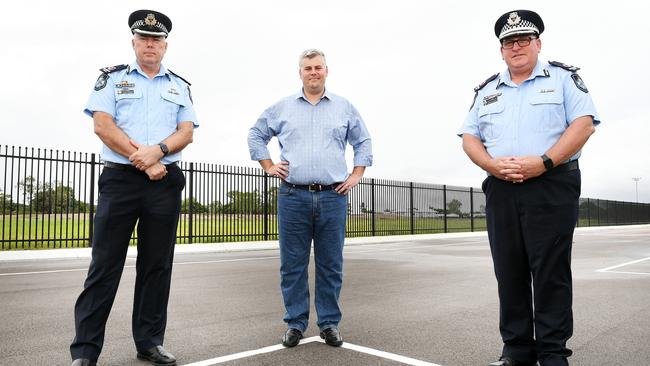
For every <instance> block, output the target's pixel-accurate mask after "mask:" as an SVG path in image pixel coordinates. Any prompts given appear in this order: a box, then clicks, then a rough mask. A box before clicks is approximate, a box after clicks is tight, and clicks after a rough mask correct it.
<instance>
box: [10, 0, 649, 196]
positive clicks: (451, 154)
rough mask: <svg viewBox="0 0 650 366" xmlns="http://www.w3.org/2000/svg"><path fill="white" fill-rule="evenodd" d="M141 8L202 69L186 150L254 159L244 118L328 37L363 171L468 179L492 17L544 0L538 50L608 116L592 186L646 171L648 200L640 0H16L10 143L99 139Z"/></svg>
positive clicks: (613, 188) (611, 192) (95, 147)
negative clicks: (111, 75) (110, 85)
mask: <svg viewBox="0 0 650 366" xmlns="http://www.w3.org/2000/svg"><path fill="white" fill-rule="evenodd" d="M141 8H145V9H147V8H148V9H155V10H159V11H162V12H163V13H165V14H167V15H168V16H169V17H170V18H171V20H172V22H173V30H172V31H171V34H170V36H169V38H168V42H169V48H168V51H167V55H166V57H165V59H164V60H163V63H164V64H165V65H166V66H167V67H168V68H169V69H171V70H173V71H175V72H176V73H178V74H179V75H181V76H183V77H184V78H186V79H187V80H189V81H190V82H191V83H192V95H193V97H194V102H195V108H196V111H197V114H198V118H199V122H200V125H201V126H200V128H199V129H198V130H196V131H195V135H194V136H195V138H194V143H193V144H192V145H190V146H189V147H188V148H187V149H186V150H185V151H184V153H183V154H184V160H185V161H196V162H208V163H217V164H229V165H241V166H255V167H256V166H258V164H257V162H253V161H250V159H249V154H248V148H247V145H246V136H247V133H248V129H249V128H250V126H251V125H252V124H253V123H254V122H255V120H256V119H257V117H258V116H259V115H260V114H261V113H262V111H263V110H264V109H265V108H267V107H268V106H270V105H271V104H273V103H274V102H275V101H277V100H278V99H280V98H282V97H284V96H286V95H289V94H292V93H295V92H297V91H298V90H299V89H300V87H301V85H302V84H301V82H300V79H299V77H298V69H297V67H298V66H297V57H298V55H299V54H300V52H302V51H303V50H304V49H306V48H319V49H321V50H323V51H324V52H325V54H326V56H327V61H328V66H329V77H328V80H327V87H328V89H329V90H331V91H332V92H334V93H337V94H339V95H342V96H344V97H346V98H347V99H349V100H350V101H351V102H352V103H353V104H354V105H355V106H356V107H357V109H358V110H359V111H360V113H361V115H362V116H363V118H364V120H365V122H366V124H367V126H368V128H369V130H370V132H371V134H372V138H373V147H374V166H373V167H371V168H369V169H367V170H366V176H367V177H375V178H388V179H396V180H404V181H416V182H428V183H438V184H449V185H459V186H473V187H479V186H480V184H481V181H482V180H483V178H484V177H485V173H484V172H483V171H481V170H480V169H479V168H478V167H476V166H474V165H473V164H472V163H471V162H470V161H469V159H468V158H467V157H466V155H465V154H464V152H463V151H462V148H461V140H460V139H459V138H458V137H456V135H455V134H456V131H457V130H458V128H459V126H460V124H461V123H462V121H463V120H464V118H465V114H466V113H467V110H468V108H469V106H470V104H471V102H472V98H473V88H474V87H475V86H476V85H477V84H479V83H480V82H482V81H483V80H484V79H486V78H487V77H488V76H490V75H492V74H494V73H495V72H499V71H501V70H503V69H504V68H505V64H504V63H503V61H502V60H501V56H500V53H499V43H498V41H497V39H496V37H495V36H494V33H493V26H494V21H495V20H496V19H497V18H498V17H499V16H500V15H501V14H503V13H505V12H506V11H510V10H514V9H521V8H524V9H531V10H535V11H537V12H538V13H539V14H540V15H541V17H542V19H543V20H544V23H545V25H546V31H545V32H544V33H543V34H542V37H541V39H542V53H541V56H540V58H542V59H545V60H558V61H562V62H565V63H568V64H572V65H576V66H579V67H581V68H582V70H581V71H580V75H581V76H582V79H583V80H584V81H585V83H586V85H587V87H588V88H589V91H590V93H591V94H592V98H593V99H594V102H595V104H596V108H597V109H598V111H599V113H600V117H601V120H602V124H601V126H599V127H598V128H597V131H596V134H595V135H593V136H592V138H591V139H590V141H589V142H588V143H587V146H586V147H585V149H584V150H583V156H582V158H581V159H580V164H581V168H582V174H583V175H582V176H583V185H582V188H583V189H582V195H583V197H593V198H605V199H614V200H625V201H634V200H635V184H634V181H633V180H632V177H642V179H641V181H639V184H638V190H639V200H640V201H642V202H650V162H649V161H648V160H649V159H650V154H649V152H650V147H649V146H650V143H649V139H648V138H649V135H650V109H649V108H648V106H649V105H650V73H648V68H649V66H650V47H648V40H647V33H648V31H647V24H648V20H647V17H648V14H649V13H650V3H647V2H644V1H606V2H587V1H545V2H540V1H522V0H518V1H492V2H486V1H481V2H479V1H458V0H454V1H424V0H419V1H415V0H400V1H376V0H368V1H366V0H363V1H358V0H330V1H319V2H306V1H283V0H278V1H262V0H256V1H247V0H238V1H205V2H198V1H197V2H192V1H168V0H157V1H134V0H115V1H111V2H104V1H76V2H72V1H47V0H38V1H34V0H23V1H11V2H9V3H5V4H4V5H3V10H2V14H0V20H1V21H0V34H1V36H0V39H1V40H2V42H1V43H2V45H3V47H2V50H1V51H0V55H1V57H0V62H1V66H2V73H3V77H2V81H3V84H4V86H3V87H2V88H0V101H1V103H2V107H3V108H2V109H3V112H4V115H3V117H2V122H1V123H2V137H1V138H0V144H2V145H18V146H28V147H43V148H56V149H63V150H70V151H81V152H99V149H100V146H101V145H100V142H99V139H98V138H97V137H96V136H95V135H94V134H93V129H92V120H91V119H90V118H89V117H87V116H85V115H84V114H83V113H82V110H83V107H84V105H85V103H86V101H87V99H88V95H89V94H90V92H91V90H92V88H93V86H94V84H95V80H96V79H97V77H98V76H99V71H98V69H99V68H101V67H104V66H110V65H116V64H122V63H130V62H132V61H133V60H134V55H133V50H132V48H131V37H132V36H131V33H130V30H129V28H128V25H127V18H128V16H129V14H130V13H131V12H132V11H133V10H136V9H141ZM270 146H271V147H272V149H271V151H272V153H273V158H274V159H275V160H277V158H278V156H279V150H278V148H277V142H276V140H273V141H272V142H271V144H270ZM350 156H351V154H350ZM350 169H351V168H350Z"/></svg>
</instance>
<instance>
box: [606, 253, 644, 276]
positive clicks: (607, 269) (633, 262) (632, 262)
mask: <svg viewBox="0 0 650 366" xmlns="http://www.w3.org/2000/svg"><path fill="white" fill-rule="evenodd" d="M648 259H650V257H647V258H642V259H637V260H635V261H630V262H625V263H623V264H617V265H615V266H611V267H607V268H603V269H599V270H596V272H609V273H628V274H646V275H650V273H645V272H622V271H612V270H613V269H616V268H621V267H625V266H628V265H630V264H635V263H640V262H643V261H647V260H648Z"/></svg>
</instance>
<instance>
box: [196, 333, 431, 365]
mask: <svg viewBox="0 0 650 366" xmlns="http://www.w3.org/2000/svg"><path fill="white" fill-rule="evenodd" d="M312 342H320V343H323V344H324V343H325V341H324V340H322V339H321V338H320V337H318V336H315V337H309V338H305V339H303V340H301V341H300V344H299V345H298V346H297V347H299V346H301V345H305V344H307V343H312ZM328 347H329V346H328ZM341 348H345V349H349V350H352V351H356V352H360V353H365V354H369V355H372V356H376V357H380V358H384V359H387V360H393V361H397V362H401V363H404V364H407V365H413V366H441V365H438V364H435V363H431V362H426V361H422V360H417V359H415V358H410V357H406V356H401V355H396V354H394V353H389V352H384V351H379V350H376V349H373V348H368V347H363V346H358V345H356V344H352V343H348V342H344V343H343V345H342V346H341ZM282 349H287V348H286V347H284V346H283V345H282V344H277V345H274V346H269V347H263V348H260V349H256V350H252V351H244V352H239V353H235V354H232V355H227V356H221V357H216V358H211V359H209V360H205V361H199V362H194V363H190V364H186V365H185V366H212V365H218V364H220V363H224V362H228V361H233V360H238V359H242V358H246V357H252V356H257V355H261V354H264V353H270V352H274V351H279V350H282Z"/></svg>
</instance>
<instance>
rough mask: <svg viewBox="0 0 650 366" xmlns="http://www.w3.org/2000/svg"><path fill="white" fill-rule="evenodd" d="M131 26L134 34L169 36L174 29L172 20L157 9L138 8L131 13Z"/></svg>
mask: <svg viewBox="0 0 650 366" xmlns="http://www.w3.org/2000/svg"><path fill="white" fill-rule="evenodd" d="M129 27H130V28H131V33H133V34H135V33H138V34H142V35H147V36H156V37H167V35H169V32H170V31H171V30H172V21H171V20H170V19H169V18H168V17H167V15H165V14H163V13H160V12H157V11H155V10H136V11H134V12H133V13H131V15H129Z"/></svg>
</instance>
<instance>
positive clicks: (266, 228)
mask: <svg viewBox="0 0 650 366" xmlns="http://www.w3.org/2000/svg"><path fill="white" fill-rule="evenodd" d="M262 172H263V173H264V201H263V202H262V207H263V211H264V224H263V225H262V226H263V230H264V240H269V175H268V174H266V172H265V171H264V170H262Z"/></svg>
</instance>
